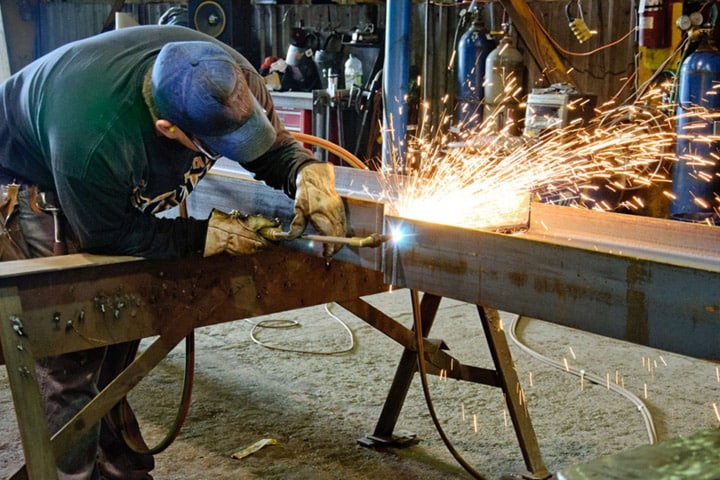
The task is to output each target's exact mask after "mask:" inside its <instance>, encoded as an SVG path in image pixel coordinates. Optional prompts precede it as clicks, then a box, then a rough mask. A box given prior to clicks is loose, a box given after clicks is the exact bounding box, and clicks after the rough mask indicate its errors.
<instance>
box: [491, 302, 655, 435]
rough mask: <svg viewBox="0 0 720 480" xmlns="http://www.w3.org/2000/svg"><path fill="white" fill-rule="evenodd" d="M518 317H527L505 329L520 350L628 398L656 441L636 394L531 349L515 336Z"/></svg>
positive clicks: (650, 419)
mask: <svg viewBox="0 0 720 480" xmlns="http://www.w3.org/2000/svg"><path fill="white" fill-rule="evenodd" d="M520 319H527V317H523V316H518V317H516V318H514V319H513V320H512V321H511V322H510V326H509V327H510V328H508V329H507V330H505V331H506V332H507V335H508V337H510V339H511V340H512V341H513V342H514V343H515V345H517V346H518V347H519V348H520V349H521V350H522V351H524V352H525V353H527V354H528V355H530V356H531V357H533V358H535V359H536V360H539V361H540V362H542V363H544V364H546V365H550V366H552V367H555V368H557V369H558V370H564V371H566V372H568V373H571V374H573V375H575V376H577V377H580V378H583V379H585V380H588V381H590V382H592V383H595V384H597V385H603V384H605V385H606V386H607V388H608V389H610V390H612V391H613V392H615V393H618V394H620V395H622V396H623V397H625V398H627V399H628V400H630V402H631V403H633V404H634V405H635V406H636V407H637V409H638V411H639V412H640V415H641V416H642V417H643V421H644V422H645V428H646V430H647V434H648V439H649V442H650V444H651V445H652V444H654V443H657V432H656V431H655V422H654V420H653V417H652V414H651V413H650V411H649V410H648V409H647V406H646V405H645V403H644V402H643V401H642V400H641V399H640V398H638V397H637V396H636V395H634V394H633V393H631V392H630V391H628V390H627V389H625V388H623V387H621V386H620V385H617V384H615V383H612V382H608V381H607V380H606V379H604V378H602V377H599V376H597V375H593V374H592V373H587V372H586V371H585V370H578V369H576V368H572V367H568V366H566V365H565V364H563V363H560V362H558V361H556V360H551V359H549V358H547V357H545V356H543V355H541V354H540V353H538V352H536V351H535V350H533V349H531V348H530V347H528V346H527V345H525V344H524V343H522V342H521V341H520V340H519V339H518V336H517V324H518V321H519V320H520Z"/></svg>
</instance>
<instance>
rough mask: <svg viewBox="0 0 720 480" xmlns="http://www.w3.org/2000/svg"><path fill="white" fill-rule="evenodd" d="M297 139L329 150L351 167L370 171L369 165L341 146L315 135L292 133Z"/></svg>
mask: <svg viewBox="0 0 720 480" xmlns="http://www.w3.org/2000/svg"><path fill="white" fill-rule="evenodd" d="M290 133H292V135H293V136H294V137H295V139H296V140H297V141H299V142H301V143H308V144H310V145H315V146H316V147H321V148H324V149H325V150H327V151H328V152H330V153H334V154H335V155H337V156H338V157H340V158H342V159H343V160H345V161H346V162H347V163H349V164H350V165H351V166H353V167H355V168H360V169H363V170H369V169H368V167H367V165H365V164H364V163H363V162H362V160H360V159H359V158H358V157H356V156H355V155H353V154H352V153H350V152H349V151H347V150H345V149H344V148H342V147H341V146H340V145H336V144H334V143H332V142H330V141H328V140H325V139H324V138H320V137H317V136H315V135H310V134H308V133H302V132H290Z"/></svg>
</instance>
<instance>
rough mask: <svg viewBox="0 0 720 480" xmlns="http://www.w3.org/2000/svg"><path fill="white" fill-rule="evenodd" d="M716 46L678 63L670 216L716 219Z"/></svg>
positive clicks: (719, 191) (719, 69)
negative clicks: (678, 77) (678, 80)
mask: <svg viewBox="0 0 720 480" xmlns="http://www.w3.org/2000/svg"><path fill="white" fill-rule="evenodd" d="M718 86H720V52H718V51H717V49H716V48H713V47H711V46H707V45H706V46H702V47H699V48H698V50H696V51H695V52H693V53H692V54H690V55H689V56H688V57H687V58H686V59H685V61H684V62H683V63H682V65H681V67H680V86H679V92H678V106H677V117H678V118H677V122H676V130H677V141H676V143H675V155H676V157H677V161H676V162H675V164H674V165H673V176H672V192H673V196H674V198H673V200H672V202H671V203H670V217H671V218H673V219H676V220H684V221H691V222H711V223H715V224H720V202H719V197H718V196H720V141H718V140H717V138H720V137H717V135H718V134H720V118H718V117H717V114H718V113H720V95H718V90H717V88H718Z"/></svg>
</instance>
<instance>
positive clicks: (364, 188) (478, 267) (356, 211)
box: [196, 167, 720, 359]
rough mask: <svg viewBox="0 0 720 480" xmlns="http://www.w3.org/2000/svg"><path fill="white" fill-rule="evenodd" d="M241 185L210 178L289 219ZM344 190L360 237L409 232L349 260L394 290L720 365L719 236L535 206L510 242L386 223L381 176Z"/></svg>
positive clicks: (359, 175)
mask: <svg viewBox="0 0 720 480" xmlns="http://www.w3.org/2000/svg"><path fill="white" fill-rule="evenodd" d="M230 168H231V167H230ZM246 179H247V177H246ZM237 180H238V179H237V178H236V179H234V180H230V179H226V180H223V181H221V180H220V179H218V178H216V179H210V181H209V182H208V183H207V184H206V187H207V188H208V189H214V188H215V187H214V186H213V185H214V184H215V183H218V184H224V183H225V182H228V183H227V184H228V185H232V187H229V186H226V187H221V188H219V190H218V191H220V192H221V195H222V198H215V197H213V201H215V200H217V201H222V202H225V204H226V205H228V206H232V205H236V206H237V205H240V204H243V203H244V200H243V198H245V197H249V198H251V199H252V200H251V201H250V204H251V205H252V206H253V207H254V208H256V209H258V211H263V208H270V211H272V212H273V213H276V212H277V213H281V214H282V215H284V216H285V217H286V218H289V216H291V213H290V212H291V211H292V210H291V209H292V205H291V202H290V200H289V199H284V200H283V199H278V198H272V199H270V197H268V195H271V194H269V193H267V189H266V188H264V187H262V186H261V185H260V184H255V183H254V182H239V181H237ZM336 183H337V188H338V191H340V192H341V193H342V194H343V195H344V196H345V198H346V199H347V201H348V202H349V205H351V206H352V207H353V208H351V209H350V210H351V213H350V220H351V221H350V224H351V226H352V228H354V229H356V230H357V231H358V232H361V233H362V234H369V233H387V232H390V231H392V230H393V229H395V228H400V229H401V230H404V231H405V232H407V233H409V234H410V235H407V236H406V237H405V239H404V240H403V241H402V242H400V243H388V244H386V245H385V246H383V247H382V248H380V249H375V250H369V249H365V250H362V249H361V250H360V251H358V250H354V251H353V250H351V249H349V250H346V249H343V251H341V254H340V256H339V259H342V260H343V261H349V262H359V264H361V265H365V266H368V267H370V268H380V269H381V270H382V271H383V272H384V275H385V281H386V283H389V284H392V285H395V286H397V287H407V288H411V289H417V290H420V291H423V292H429V293H433V294H435V295H439V296H446V297H449V298H454V299H457V300H462V301H466V302H469V303H474V304H483V305H488V306H491V307H493V308H498V309H500V310H504V311H507V312H512V313H517V314H521V315H526V316H530V317H533V318H538V319H542V320H546V321H549V322H553V323H558V324H561V325H566V326H569V327H573V328H578V329H581V330H585V331H588V332H593V333H598V334H601V335H605V336H609V337H612V338H617V339H621V340H628V341H631V342H633V343H638V344H641V345H647V346H650V347H655V348H660V349H664V350H668V351H672V352H676V353H681V354H685V355H690V356H694V357H698V358H707V359H720V347H718V345H720V294H718V292H720V229H718V228H713V227H707V226H703V225H695V224H689V223H683V222H675V221H670V220H663V219H656V218H646V217H639V216H633V215H622V214H615V213H608V212H595V211H590V210H580V209H572V208H569V207H559V206H553V205H544V204H533V205H532V212H531V225H530V228H529V229H528V230H527V231H525V232H521V233H517V234H514V235H508V234H501V233H495V232H491V231H483V230H470V229H464V228H460V227H459V226H446V225H439V224H431V223H426V222H421V221H416V220H409V219H404V218H393V217H390V216H385V215H384V214H383V213H382V212H383V209H382V205H381V204H380V205H379V204H377V203H374V202H373V199H376V200H375V202H379V201H380V200H381V199H383V198H385V197H387V193H384V192H383V189H384V188H385V187H384V183H385V182H384V180H383V178H382V176H381V175H380V174H378V173H377V172H371V171H360V170H356V169H349V168H343V167H338V168H336ZM202 188H205V187H202ZM230 189H232V191H233V192H234V196H233V195H229V194H228V193H227V192H228V190H230ZM249 192H252V193H249ZM203 195H206V193H205V192H201V194H200V195H199V196H198V197H196V198H197V201H198V202H199V203H205V200H203ZM278 202H279V203H278ZM278 204H283V205H285V206H284V207H282V208H280V210H278ZM270 205H272V207H270ZM203 213H206V212H203ZM296 248H307V246H306V245H297V246H296ZM316 252H319V247H316ZM317 254H319V253H317ZM368 256H371V257H372V260H371V261H369V259H368ZM378 259H381V260H382V265H380V266H379V267H376V266H375V264H374V262H375V261H377V260H378Z"/></svg>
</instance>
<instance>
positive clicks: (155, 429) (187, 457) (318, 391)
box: [0, 290, 720, 480]
mask: <svg viewBox="0 0 720 480" xmlns="http://www.w3.org/2000/svg"><path fill="white" fill-rule="evenodd" d="M367 300H368V301H370V302H371V303H372V304H374V305H376V306H377V307H378V308H380V309H382V310H383V311H384V312H385V313H387V314H389V315H391V316H393V318H396V319H397V320H398V321H400V322H401V323H403V324H405V325H410V324H411V321H412V319H411V310H410V301H409V295H408V292H407V291H405V290H400V291H396V292H391V293H383V294H379V295H374V296H371V297H368V298H367ZM502 318H503V321H504V322H505V325H506V326H507V327H506V329H509V328H510V326H511V325H512V323H513V320H514V319H515V318H516V316H515V315H512V314H508V313H503V314H502ZM264 320H272V321H274V322H277V321H282V322H297V324H298V325H297V326H295V327H293V328H284V329H277V328H275V329H268V328H260V329H258V328H257V327H255V329H254V325H255V324H256V323H258V322H259V321H264ZM253 329H254V331H253ZM350 332H351V333H352V337H351V335H350ZM517 335H518V338H519V339H520V340H521V341H522V342H523V344H525V345H527V346H528V347H529V348H530V349H531V350H532V351H535V352H537V353H538V354H541V355H543V356H544V357H547V358H549V359H552V360H555V361H557V362H560V363H561V364H562V365H567V366H568V368H572V369H578V370H584V371H585V372H587V373H588V374H590V373H592V374H594V375H596V376H598V377H600V378H607V379H608V380H609V381H610V382H613V383H614V382H615V378H618V383H620V384H622V385H624V387H625V388H626V389H627V390H628V391H629V392H631V393H633V394H635V395H637V396H638V397H640V398H641V399H642V400H643V402H644V403H645V405H646V408H647V410H648V411H649V412H650V413H651V414H652V416H653V418H654V424H655V429H656V431H657V435H658V437H659V439H660V440H663V439H670V438H678V437H683V436H687V435H690V434H692V433H694V432H698V431H700V430H703V429H708V428H717V427H718V426H720V418H718V416H717V413H716V410H715V409H716V408H720V373H718V365H717V364H715V363H710V362H706V361H702V360H698V359H692V358H688V357H684V356H680V355H675V354H671V353H668V352H662V351H658V350H654V349H649V348H645V347H640V346H637V345H632V344H628V343H625V342H619V341H616V340H611V339H607V338H604V337H599V336H596V335H591V334H587V333H584V332H580V331H575V330H570V329H567V328H564V327H560V326H557V325H554V324H552V323H547V322H542V321H538V320H528V321H522V322H520V323H519V324H518V325H517ZM253 336H254V337H255V338H256V339H257V340H258V342H262V343H265V344H266V345H261V344H259V343H255V342H254V341H253ZM196 337H197V338H196V344H197V352H196V360H197V368H196V376H195V388H194V392H193V403H192V408H191V410H190V414H189V416H188V418H187V421H186V423H185V426H184V427H183V430H182V431H181V434H180V436H179V438H178V439H177V440H176V441H175V443H174V444H173V445H172V446H171V447H170V448H169V449H168V450H166V451H165V452H163V453H161V454H159V455H158V456H157V457H156V462H157V464H156V469H155V472H154V476H155V478H156V479H207V478H223V479H224V478H228V479H235V478H243V479H313V480H316V479H319V480H324V479H327V480H336V479H339V478H342V479H367V480H371V479H372V480H375V479H378V478H393V477H396V478H403V479H428V480H429V479H434V480H435V479H467V478H471V476H470V475H469V474H468V473H466V472H465V471H464V470H463V468H462V467H461V466H460V465H459V464H458V463H457V462H456V461H455V459H454V458H452V456H451V455H450V454H449V453H448V451H447V449H446V448H445V446H444V444H443V443H442V441H441V439H440V438H439V436H438V433H437V432H436V430H435V428H434V425H433V423H432V421H431V418H430V416H429V414H428V408H427V405H426V402H425V399H424V397H423V394H422V392H421V388H420V382H419V381H418V379H417V378H416V380H415V381H414V382H413V385H412V387H411V389H410V392H409V393H408V397H407V399H406V401H405V404H404V406H403V409H402V412H401V416H400V419H399V421H398V425H397V428H398V430H403V431H410V432H413V433H415V434H417V436H418V438H419V440H420V441H419V443H418V444H417V445H414V446H411V447H409V448H405V449H394V448H389V449H382V450H374V449H368V448H364V447H361V446H359V445H358V444H357V442H356V440H357V439H358V438H360V437H362V436H363V435H366V434H368V433H370V432H372V430H373V428H374V426H375V422H376V421H377V418H378V415H379V413H380V410H381V408H382V405H383V402H384V400H385V396H386V394H387V390H388V387H389V385H390V381H391V379H392V375H393V373H394V370H395V367H396V364H397V361H398V359H399V357H400V353H401V348H400V347H399V345H397V344H396V343H394V342H393V341H392V340H390V339H389V338H387V337H386V336H384V335H383V334H382V333H380V332H378V331H377V330H375V329H373V328H372V327H370V326H368V325H367V324H366V323H364V322H363V321H362V320H360V319H358V318H357V317H355V316H354V315H352V314H350V313H349V312H347V311H345V310H343V309H342V308H340V307H338V306H337V305H334V304H330V305H328V306H318V307H312V308H307V309H302V310H295V311H290V312H284V313H281V314H276V315H272V316H268V317H261V318H254V319H250V320H238V321H236V322H230V323H226V324H222V325H216V326H213V327H208V328H203V329H199V330H198V331H197V334H196ZM431 337H434V338H442V339H444V340H445V341H446V343H447V344H448V345H449V347H450V352H451V353H452V354H453V355H454V356H456V357H457V358H459V359H460V360H461V361H463V362H464V363H467V364H471V365H476V366H483V367H488V368H489V367H491V366H492V363H491V360H490V358H489V355H488V352H487V347H486V343H485V340H484V336H483V332H482V329H481V327H480V323H479V319H478V317H477V312H476V309H475V307H474V306H473V305H467V304H464V303H461V302H456V301H452V300H443V303H442V304H441V309H440V313H439V314H438V319H437V321H436V324H435V327H434V328H433V331H432V334H431ZM351 340H352V341H353V342H354V343H353V344H352V347H351V348H350V349H349V351H348V352H344V353H334V352H340V351H344V350H346V349H348V347H350V346H351V344H350V342H351ZM510 346H511V351H512V354H513V357H514V359H515V363H516V367H517V372H518V376H519V378H520V381H521V383H522V384H523V388H524V390H525V393H526V398H527V405H528V409H529V412H530V415H531V418H532V421H533V425H534V428H535V432H536V434H537V437H538V442H539V444H540V448H541V452H542V455H543V458H544V461H545V464H546V465H547V467H548V469H549V470H550V471H551V472H555V471H558V470H561V469H563V468H567V467H569V466H571V465H574V464H577V463H581V462H585V461H588V460H591V459H596V458H598V457H601V456H604V455H610V454H616V453H619V452H623V451H628V450H630V449H632V448H635V447H638V446H642V445H646V444H647V443H648V432H647V429H646V425H645V423H644V421H643V419H642V417H641V416H640V415H639V413H638V410H637V407H635V406H634V405H632V404H631V403H630V402H629V401H628V400H626V398H625V397H623V396H622V395H619V394H617V393H615V392H613V391H611V390H609V389H608V388H607V385H605V384H601V385H598V384H592V383H591V382H589V381H587V380H581V379H580V378H579V377H578V376H576V375H572V374H570V373H568V372H567V371H565V370H564V369H563V368H561V369H556V368H553V367H551V366H549V365H547V364H545V363H544V362H543V361H541V360H540V359H539V358H536V357H535V356H533V355H531V354H529V353H528V352H527V351H526V350H525V349H522V348H520V347H519V346H517V345H516V344H514V343H513V342H512V340H511V343H510ZM268 347H276V348H281V349H282V350H277V349H273V348H268ZM286 350H288V351H286ZM297 350H302V351H304V352H303V353H300V352H298V351H297ZM183 361H184V352H183V350H182V349H181V348H178V349H176V350H174V351H173V352H172V353H171V354H170V356H169V357H168V358H167V359H166V360H165V361H163V363H162V364H161V365H160V366H158V368H156V369H155V371H153V373H152V374H151V376H150V377H148V378H146V379H145V380H143V381H142V382H141V384H140V385H139V386H138V388H137V389H136V390H135V391H133V392H132V393H131V396H130V401H131V403H132V404H133V405H134V407H135V409H136V411H137V412H138V414H139V417H140V421H141V423H142V427H143V431H144V432H145V435H146V437H148V440H149V443H153V442H155V441H157V440H158V439H159V438H161V437H162V436H163V435H164V433H165V431H166V429H167V425H168V424H169V422H170V421H171V419H172V417H173V416H174V414H175V410H174V408H175V406H176V405H177V400H178V398H179V390H180V384H181V381H182V369H183ZM430 389H431V395H432V399H433V402H434V407H435V409H436V411H437V414H438V416H439V418H440V421H441V424H442V426H443V429H444V430H445V431H446V432H447V434H448V436H449V437H450V439H451V441H452V442H453V444H454V445H455V447H456V448H457V450H458V451H459V452H460V454H461V455H463V457H464V458H465V459H466V461H467V462H468V463H470V464H471V465H473V467H474V468H475V469H476V470H478V471H479V472H481V473H482V474H483V475H485V476H486V477H487V478H500V477H501V476H503V475H505V474H508V473H513V472H522V471H524V470H525V465H524V463H523V459H522V456H521V454H520V450H519V447H518V444H517V440H516V437H515V434H514V430H513V428H512V427H511V426H510V425H509V421H508V417H507V412H506V410H505V407H504V402H503V399H502V395H501V393H500V391H499V390H498V389H495V388H491V387H486V386H482V385H474V384H467V383H465V382H458V381H454V380H443V379H439V378H437V377H431V378H430ZM265 438H273V439H275V440H276V441H277V443H276V444H275V445H272V446H266V447H264V448H262V449H261V450H260V451H258V452H256V453H254V454H252V455H250V456H248V457H245V458H243V459H241V460H236V459H233V458H232V457H231V455H232V453H234V452H237V451H240V450H242V449H243V448H245V447H247V446H249V445H252V444H254V443H255V442H256V441H258V440H261V439H265ZM21 461H22V454H21V449H20V445H19V436H18V434H17V426H16V424H15V419H14V412H13V405H12V401H11V399H10V392H9V388H8V384H7V377H6V376H5V372H4V369H3V370H2V371H1V372H0V478H6V477H7V476H8V475H9V474H10V473H11V472H12V471H13V468H14V466H15V465H16V464H17V463H18V462H21Z"/></svg>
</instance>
